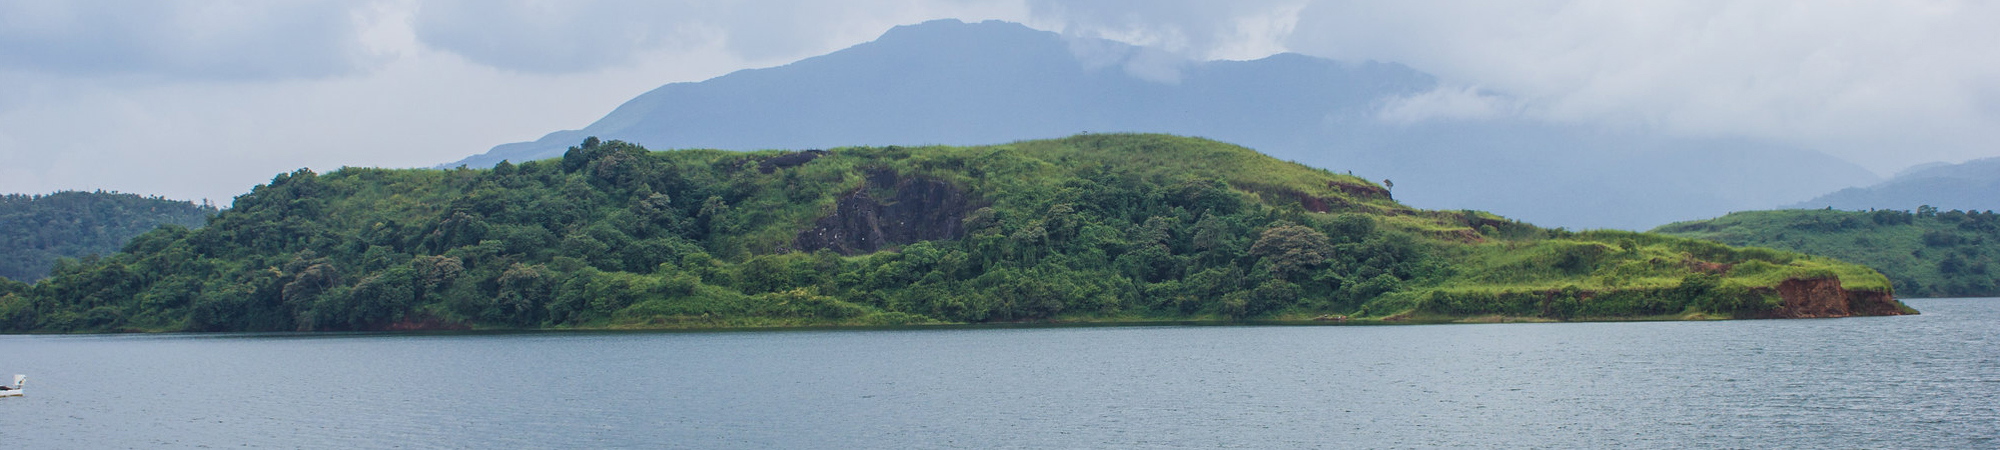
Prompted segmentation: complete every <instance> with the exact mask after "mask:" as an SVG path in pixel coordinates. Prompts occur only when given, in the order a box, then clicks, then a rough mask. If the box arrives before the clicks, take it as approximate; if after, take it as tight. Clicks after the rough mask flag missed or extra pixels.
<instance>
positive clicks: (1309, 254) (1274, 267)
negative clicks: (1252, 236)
mask: <svg viewBox="0 0 2000 450" xmlns="http://www.w3.org/2000/svg"><path fill="white" fill-rule="evenodd" d="M1250 254H1251V255H1254V256H1257V257H1261V258H1264V260H1265V261H1267V262H1269V263H1270V264H1271V272H1272V273H1274V274H1276V275H1277V276H1278V277H1279V278H1284V279H1287V280H1290V279H1294V277H1297V276H1301V275H1304V274H1305V273H1307V272H1310V271H1312V270H1313V269H1317V268H1319V267H1320V266H1322V265H1325V264H1326V260H1327V259H1328V258H1332V257H1333V245H1332V244H1329V243H1327V239H1326V234H1324V233H1320V232H1319V230H1314V229H1312V228H1307V227H1304V226H1299V225H1279V226H1275V227H1271V228H1270V229H1267V230H1264V233H1263V235H1261V236H1259V237H1258V238H1257V243H1256V244H1251V246H1250Z"/></svg>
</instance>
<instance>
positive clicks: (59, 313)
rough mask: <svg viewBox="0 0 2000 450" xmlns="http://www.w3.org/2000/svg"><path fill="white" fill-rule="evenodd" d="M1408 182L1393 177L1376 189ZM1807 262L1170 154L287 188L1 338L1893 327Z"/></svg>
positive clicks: (171, 235) (567, 168)
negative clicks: (1194, 326)
mask: <svg viewBox="0 0 2000 450" xmlns="http://www.w3.org/2000/svg"><path fill="white" fill-rule="evenodd" d="M1384 184H1386V183H1384ZM1890 289H1891V288H1890V283H1889V280H1888V279H1887V278H1885V277H1883V276H1882V275H1881V274H1879V273H1877V272H1875V271H1873V270H1870V269H1868V268H1866V267H1862V266H1858V265H1854V264H1848V263H1842V262H1838V261H1834V260H1830V259H1825V258H1820V257H1813V256H1806V255H1802V254H1798V253H1792V252H1786V251H1778V250H1769V249H1761V248H1734V247H1728V246H1724V245H1721V244H1716V243H1712V242H1708V241H1702V240H1696V239H1689V238H1680V237H1672V236H1666V235H1661V234H1644V233H1631V232H1619V231H1592V232H1570V231H1565V230H1560V229H1555V230H1551V229H1542V228H1537V227H1534V226H1531V225H1528V224H1524V223H1520V222H1516V221H1511V220H1508V219H1505V218H1501V217H1496V216H1494V215H1491V214H1487V213H1482V212H1476V211H1424V210H1417V209H1412V208H1409V207H1407V206H1404V205H1402V204H1399V203H1397V202H1395V201H1394V200H1392V199H1391V197H1390V195H1389V191H1388V190H1387V189H1385V188H1384V187H1383V186H1381V185H1378V184H1376V183H1373V182H1371V181H1369V180H1364V179H1360V178H1356V177H1353V176H1349V175H1344V174H1339V173H1334V172H1331V171H1327V170H1321V169H1315V168H1311V167H1306V166H1303V165H1299V164H1295V163H1289V162H1284V161H1279V160H1276V159H1273V158H1270V157H1267V156H1264V155H1261V154H1259V153H1257V152H1255V151H1252V150H1250V149H1246V148H1242V147H1238V146H1234V145H1229V144H1225V143H1220V142H1214V141H1209V140H1203V139H1196V138H1184V137H1174V136H1165V135H1082V136H1075V137H1071V138H1066V139H1057V140H1042V141H1025V142H1016V143H1011V144H1005V145H993V146H975V147H893V146H892V147H883V148H863V147H853V148H838V149H831V150H829V151H825V152H820V151H807V152H785V151H761V152H749V153H739V152H725V151H714V150H679V151H665V152H654V151H648V150H645V149H642V148H639V147H637V146H633V145H629V144H625V143H621V142H616V141H613V142H605V143H599V142H597V140H596V139H595V138H593V139H590V140H588V141H586V142H585V143H584V144H583V145H582V146H579V147H576V148H572V149H571V150H570V151H569V152H568V153H567V154H566V155H564V156H563V157H562V158H555V159H548V160H541V161H531V162H526V163H522V164H507V163H503V164H500V165H499V166H496V167H494V168H493V169H490V170H471V169H463V168H461V169H456V170H427V169H400V170H387V169H361V168H345V169H341V170H338V171H334V172H332V173H328V174H323V175H322V174H315V173H313V172H311V171H306V170H300V171H297V172H293V173H290V174H282V175H279V176H277V177H276V178H274V179H272V181H271V183H270V184H267V185H260V186H257V187H256V188H255V189H254V190H252V191H251V192H250V193H249V194H245V195H243V196H240V197H238V198H237V199H236V202H235V205H234V207H232V208H231V209H229V210H227V211H224V212H222V213H221V214H220V215H218V216H216V217H215V218H214V219H212V220H211V221H210V222H209V224H208V225H207V226H205V227H203V228H201V229H198V230H189V229H186V228H182V227H177V226H167V227H162V228H161V229H158V230H155V231H153V232H150V233H147V234H145V235H141V236H139V237H138V238H135V239H133V240H132V241H131V242H130V243H129V244H128V245H126V246H125V248H124V251H123V252H122V253H119V254H115V255H111V256H107V257H103V258H97V259H88V260H84V261H81V262H78V263H75V264H65V265H62V266H60V267H57V268H56V270H55V272H54V274H53V276H52V277H51V278H49V279H46V280H43V281H41V282H39V283H36V284H33V285H22V284H18V283H0V330H7V331H17V332H18V331H108V330H146V331H151V330H201V331H211V330H354V329H412V328H464V327H473V328H628V327H629V328H688V327H741V326H817V325H875V324H908V323H977V322H1006V321H1170V320H1312V319H1322V320H1361V321H1378V320H1379V321H1402V320H1418V321H1430V320H1512V319H1528V320H1579V319H1583V320H1599V319H1699V318H1728V317H1814V316H1840V315H1849V314H1896V313H1901V312H1907V311H1908V309H1907V308H1906V307H1903V306H1902V305H1901V304H1900V303H1897V302H1896V301H1895V300H1893V298H1891V297H1890Z"/></svg>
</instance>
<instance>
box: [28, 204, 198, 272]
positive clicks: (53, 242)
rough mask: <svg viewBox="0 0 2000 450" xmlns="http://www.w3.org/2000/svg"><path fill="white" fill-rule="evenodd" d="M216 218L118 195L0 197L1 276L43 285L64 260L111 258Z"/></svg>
mask: <svg viewBox="0 0 2000 450" xmlns="http://www.w3.org/2000/svg"><path fill="white" fill-rule="evenodd" d="M212 215H215V208H214V207H211V206H196V205H195V204H194V203H190V202H180V201H173V200H167V199H164V198H159V197H141V196H138V195H133V194H121V193H116V192H104V191H97V192H79V191H63V192H57V193H54V194H49V195H21V194H7V195H0V277H5V278H10V279H14V280H18V281H35V280H39V279H41V278H42V277H43V276H46V275H48V273H49V269H50V268H52V267H55V265H56V260H58V259H62V258H83V257H87V256H90V255H103V254H110V253H112V252H116V251H118V249H119V248H120V247H122V246H124V245H125V241H126V240H128V239H131V238H132V237H133V236H138V235H139V233H144V232H147V231H151V230H152V229H153V228H155V227H158V226H160V225H166V224H171V225H175V226H180V227H188V228H192V227H199V226H201V224H202V223H203V222H204V221H207V220H208V217H209V216H212ZM4 292H5V291H0V293H4Z"/></svg>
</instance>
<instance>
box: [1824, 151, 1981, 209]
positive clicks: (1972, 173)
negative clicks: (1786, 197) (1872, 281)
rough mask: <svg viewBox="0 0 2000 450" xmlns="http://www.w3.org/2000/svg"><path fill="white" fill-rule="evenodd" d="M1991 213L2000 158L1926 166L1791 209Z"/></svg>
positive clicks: (1828, 195)
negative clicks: (1925, 208) (1921, 208)
mask: <svg viewBox="0 0 2000 450" xmlns="http://www.w3.org/2000/svg"><path fill="white" fill-rule="evenodd" d="M1916 205H1930V206H1932V207H1936V208H1938V209H1945V210H1951V209H1962V210H1978V211H1988V210H1996V209H2000V158H1986V159H1976V160H1972V161H1966V162H1964V163H1961V164H1935V163H1934V164H1926V165H1922V166H1918V167H1913V168H1911V169H1910V170H1906V171H1904V172H1903V173H1901V174H1897V175H1896V176H1895V177H1894V178H1890V179H1889V180H1888V181H1884V182H1882V183H1881V184H1876V185H1873V186H1868V187H1855V188H1847V189H1842V190H1840V191H1838V192H1834V193H1831V194H1826V195H1822V196H1819V197H1818V198H1814V199H1812V200H1807V201H1804V202H1800V203H1794V204H1791V205H1788V206H1787V207H1788V208H1797V209H1816V208H1826V207H1832V208H1833V209H1845V210H1856V211H1858V210H1866V209H1897V208H1912V207H1915V206H1916Z"/></svg>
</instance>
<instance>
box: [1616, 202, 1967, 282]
mask: <svg viewBox="0 0 2000 450" xmlns="http://www.w3.org/2000/svg"><path fill="white" fill-rule="evenodd" d="M1653 231H1654V232H1657V233H1666V234H1673V235H1678V236H1686V237H1692V238H1700V239H1708V240H1713V241H1716V242H1721V243H1725V244H1729V245H1754V246H1759V247H1771V248H1780V249H1786V250H1790V251H1796V252H1801V253H1807V254H1814V255H1824V256H1828V257H1833V258H1839V259H1841V260H1843V261H1851V262H1854V263H1858V264H1862V265H1866V266H1868V267H1872V268H1875V269H1876V270H1879V271H1881V272H1882V273H1883V274H1884V275H1887V276H1888V277H1889V280H1890V281H1891V282H1892V283H1893V284H1894V285H1895V287H1896V292H1900V293H1903V294H1904V295H1914V296H1924V297H1994V296H2000V286H1996V285H1995V283H1994V275H1995V274H1996V273H2000V272H1996V270H2000V215H1996V214H1994V213H1993V212H1992V211H1985V212H1980V211H1969V212H1968V211H1960V210H1955V209H1954V210H1950V211H1943V212H1940V211H1938V210H1937V208H1932V207H1930V206H1920V207H1918V208H1917V210H1916V212H1910V211H1899V210H1888V209H1883V210H1874V211H1841V210H1834V209H1794V210H1780V211H1748V212H1739V213H1732V214H1729V215H1727V216H1722V217H1719V218H1715V219H1709V220H1699V221H1688V222H1679V223H1674V224H1669V225H1664V226H1661V227H1659V228H1657V229H1654V230H1653Z"/></svg>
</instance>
